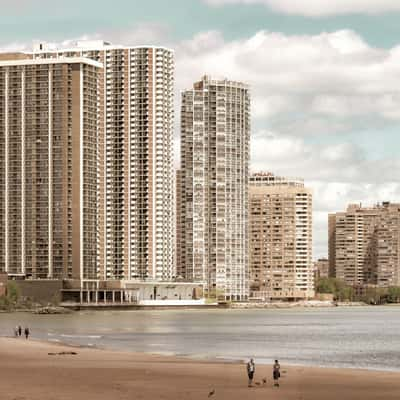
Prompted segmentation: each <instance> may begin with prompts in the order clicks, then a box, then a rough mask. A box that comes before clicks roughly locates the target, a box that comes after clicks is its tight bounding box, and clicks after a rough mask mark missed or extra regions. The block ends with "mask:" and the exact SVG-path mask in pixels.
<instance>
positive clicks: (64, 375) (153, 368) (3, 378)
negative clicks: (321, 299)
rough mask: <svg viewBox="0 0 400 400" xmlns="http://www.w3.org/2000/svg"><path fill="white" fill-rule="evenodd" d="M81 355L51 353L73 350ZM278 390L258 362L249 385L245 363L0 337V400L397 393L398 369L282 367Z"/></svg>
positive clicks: (399, 390)
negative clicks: (88, 347)
mask: <svg viewBox="0 0 400 400" xmlns="http://www.w3.org/2000/svg"><path fill="white" fill-rule="evenodd" d="M71 351H74V352H76V353H77V354H76V355H71V354H64V355H49V354H48V353H59V352H71ZM282 371H283V374H282V379H281V386H280V387H279V388H274V387H273V384H272V380H271V367H270V366H262V365H257V367H256V377H255V382H262V379H263V378H264V377H266V378H267V384H266V385H265V386H263V385H262V384H261V385H255V386H254V387H253V388H248V387H247V381H246V371H245V366H244V364H239V363H236V364H235V363H223V362H208V361H207V362H205V361H196V360H187V359H181V358H176V357H168V356H156V355H147V354H137V353H121V352H112V351H105V350H95V349H86V348H71V347H66V346H62V345H57V344H51V343H46V342H38V341H33V340H25V339H23V338H18V339H11V338H0V399H1V400H64V399H65V400H67V399H68V400H88V399H96V400H103V399H104V400H105V399H107V400H109V399H113V400H114V399H115V400H117V399H118V400H119V399H121V400H122V399H130V400H132V399H165V400H177V399H182V400H187V399H206V398H208V396H209V393H210V392H211V391H214V394H213V395H212V396H211V397H210V398H212V399H227V400H228V399H229V400H236V399H237V400H239V399H240V400H243V399H255V400H256V399H282V400H283V399H285V400H290V399H296V400H299V399H303V400H313V399H315V400H317V399H323V400H329V399H332V400H333V399H335V400H336V399H340V400H345V399H363V400H369V399H371V400H377V399H385V400H388V399H398V398H399V394H400V373H393V372H375V371H364V370H348V369H346V370H345V369H325V368H310V367H293V366H285V365H282Z"/></svg>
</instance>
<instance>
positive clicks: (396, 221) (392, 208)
mask: <svg viewBox="0 0 400 400" xmlns="http://www.w3.org/2000/svg"><path fill="white" fill-rule="evenodd" d="M329 263H330V271H331V272H332V271H333V272H334V276H335V277H336V278H338V279H341V280H343V281H345V282H346V283H347V284H349V285H360V284H364V283H368V284H375V285H378V286H381V287H387V286H397V285H400V204H394V203H389V202H384V203H382V204H377V205H376V206H373V207H362V206H361V204H360V205H357V204H351V205H349V206H348V208H347V210H346V211H345V212H338V213H335V214H330V215H329Z"/></svg>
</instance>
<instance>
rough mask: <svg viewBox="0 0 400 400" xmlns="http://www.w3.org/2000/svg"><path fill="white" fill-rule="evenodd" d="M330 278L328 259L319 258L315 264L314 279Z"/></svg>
mask: <svg viewBox="0 0 400 400" xmlns="http://www.w3.org/2000/svg"><path fill="white" fill-rule="evenodd" d="M328 277H329V260H328V259H327V258H319V259H318V260H317V261H315V262H314V279H320V278H328Z"/></svg>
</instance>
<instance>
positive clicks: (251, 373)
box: [247, 358, 256, 387]
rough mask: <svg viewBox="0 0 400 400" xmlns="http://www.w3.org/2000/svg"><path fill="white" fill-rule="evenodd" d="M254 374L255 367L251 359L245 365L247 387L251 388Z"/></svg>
mask: <svg viewBox="0 0 400 400" xmlns="http://www.w3.org/2000/svg"><path fill="white" fill-rule="evenodd" d="M254 372H256V366H255V364H254V360H253V359H252V358H251V359H250V361H249V362H248V363H247V376H248V377H249V383H248V386H249V387H251V386H252V383H253V378H254Z"/></svg>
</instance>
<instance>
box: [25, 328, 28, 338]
mask: <svg viewBox="0 0 400 400" xmlns="http://www.w3.org/2000/svg"><path fill="white" fill-rule="evenodd" d="M25 337H26V338H27V339H28V337H29V328H28V327H26V328H25Z"/></svg>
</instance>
